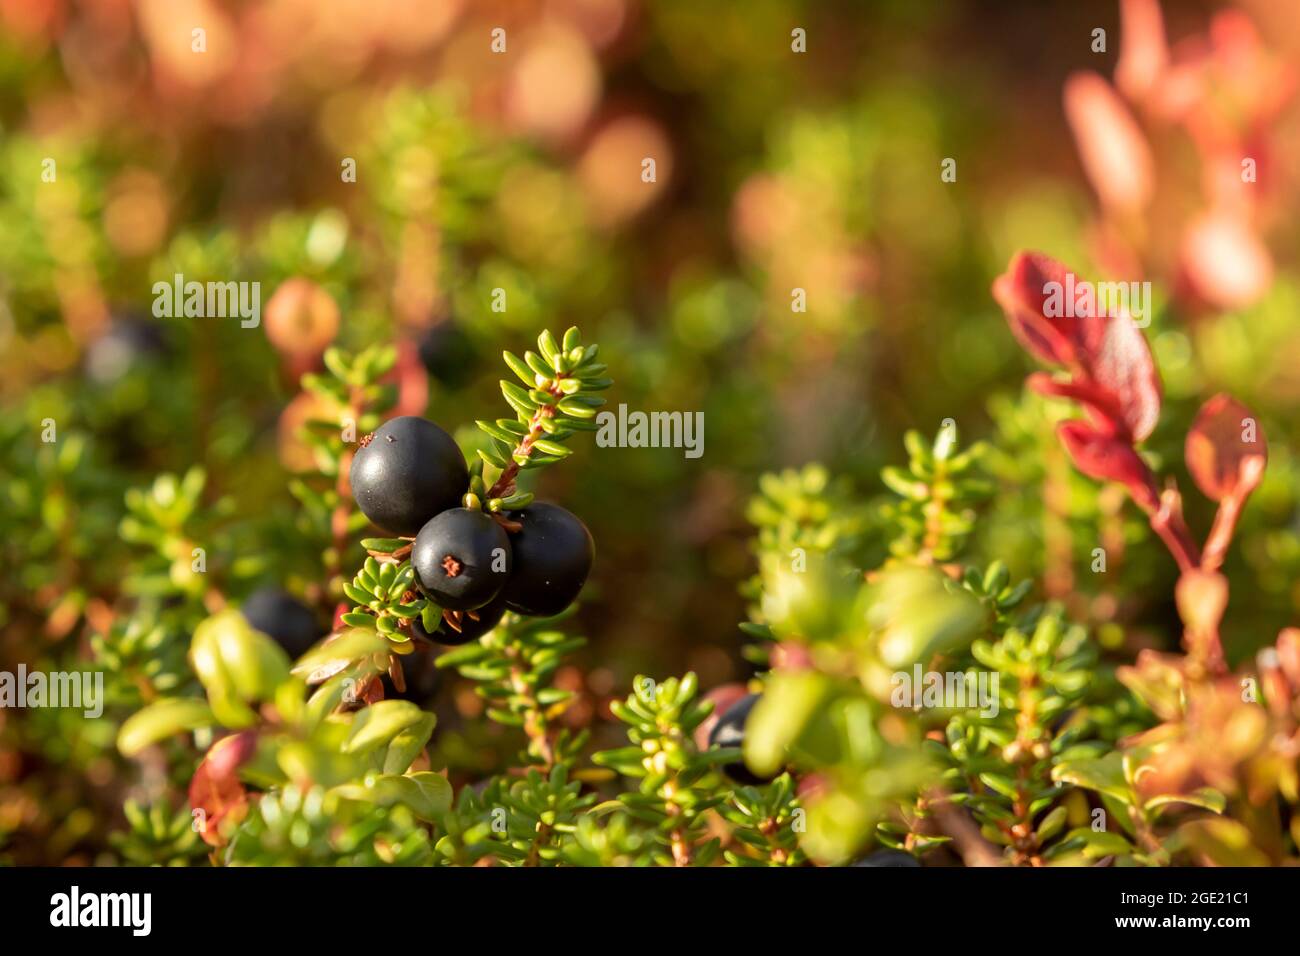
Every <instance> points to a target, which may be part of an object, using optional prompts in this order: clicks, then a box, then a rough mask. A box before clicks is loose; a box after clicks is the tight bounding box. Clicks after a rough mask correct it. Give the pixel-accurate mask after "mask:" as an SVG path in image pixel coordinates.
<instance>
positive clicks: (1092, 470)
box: [1056, 421, 1160, 511]
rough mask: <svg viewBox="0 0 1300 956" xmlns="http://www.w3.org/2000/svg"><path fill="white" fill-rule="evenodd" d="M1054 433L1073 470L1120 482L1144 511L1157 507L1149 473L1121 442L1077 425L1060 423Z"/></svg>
mask: <svg viewBox="0 0 1300 956" xmlns="http://www.w3.org/2000/svg"><path fill="white" fill-rule="evenodd" d="M1056 433H1057V435H1059V436H1060V439H1061V442H1062V444H1064V445H1065V450H1066V451H1067V452H1069V454H1070V458H1071V459H1073V460H1074V464H1075V467H1077V468H1078V469H1079V470H1080V471H1081V472H1083V473H1084V474H1085V475H1087V476H1088V477H1090V478H1097V479H1100V480H1102V481H1119V482H1122V483H1123V484H1124V485H1126V486H1127V487H1128V489H1129V493H1130V494H1132V496H1133V499H1134V500H1135V501H1136V502H1137V503H1138V504H1139V505H1141V506H1142V507H1143V508H1144V509H1146V510H1148V511H1152V510H1154V509H1155V508H1157V507H1158V506H1159V499H1160V495H1159V493H1158V492H1157V490H1156V486H1155V479H1154V477H1153V476H1152V474H1151V469H1150V468H1148V467H1147V463H1146V462H1144V461H1143V460H1142V457H1141V456H1140V455H1139V454H1138V453H1137V452H1136V451H1134V450H1133V448H1132V446H1131V445H1129V444H1128V443H1127V442H1126V441H1124V440H1123V439H1122V438H1119V437H1116V436H1114V435H1108V434H1106V433H1104V432H1100V431H1097V430H1096V429H1095V428H1092V427H1090V426H1089V425H1087V424H1085V423H1084V422H1080V421H1069V422H1062V423H1061V424H1060V425H1058V426H1057V429H1056Z"/></svg>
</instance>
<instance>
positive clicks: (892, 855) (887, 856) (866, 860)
mask: <svg viewBox="0 0 1300 956" xmlns="http://www.w3.org/2000/svg"><path fill="white" fill-rule="evenodd" d="M920 865H921V864H920V861H918V860H917V858H916V857H914V856H912V854H910V853H904V852H903V851H902V850H877V851H876V852H875V853H870V854H868V855H866V856H864V857H863V858H862V859H860V860H854V861H853V862H852V863H850V864H849V866H920Z"/></svg>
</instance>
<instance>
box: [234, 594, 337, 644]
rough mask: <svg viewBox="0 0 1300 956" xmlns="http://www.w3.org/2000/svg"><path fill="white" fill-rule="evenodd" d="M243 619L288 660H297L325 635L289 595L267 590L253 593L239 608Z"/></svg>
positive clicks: (303, 606) (300, 604)
mask: <svg viewBox="0 0 1300 956" xmlns="http://www.w3.org/2000/svg"><path fill="white" fill-rule="evenodd" d="M240 610H241V611H243V614H244V620H246V621H248V623H249V624H251V625H252V626H253V627H255V628H256V629H257V630H259V631H261V632H262V633H263V634H265V635H267V636H268V637H270V638H271V639H272V640H273V641H275V642H276V643H277V644H279V645H280V646H281V647H282V648H284V650H285V653H287V654H288V655H289V656H290V657H294V658H296V657H300V656H302V655H303V654H304V653H306V651H307V649H308V648H309V647H311V646H312V645H313V644H315V643H316V642H317V641H318V640H320V638H322V637H324V636H325V628H323V627H321V624H320V621H319V620H317V618H316V615H315V614H314V613H312V610H311V608H309V607H307V605H305V604H303V603H302V602H301V601H299V600H298V599H297V598H296V597H294V596H293V595H292V594H289V593H288V592H286V591H282V590H281V589H280V588H274V587H268V588H261V589H259V590H257V591H254V592H253V593H252V594H250V595H249V596H248V600H246V601H245V602H244V606H243V607H242V608H240Z"/></svg>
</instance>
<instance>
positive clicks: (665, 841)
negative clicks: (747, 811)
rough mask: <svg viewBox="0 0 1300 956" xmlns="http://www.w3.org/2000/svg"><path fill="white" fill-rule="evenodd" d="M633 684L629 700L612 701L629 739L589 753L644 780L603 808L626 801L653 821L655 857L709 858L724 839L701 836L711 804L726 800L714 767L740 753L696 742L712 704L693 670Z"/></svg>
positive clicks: (666, 860)
mask: <svg viewBox="0 0 1300 956" xmlns="http://www.w3.org/2000/svg"><path fill="white" fill-rule="evenodd" d="M632 686H633V688H634V689H633V692H632V693H631V694H629V695H628V697H627V700H625V701H623V702H622V703H619V702H617V701H616V702H615V703H614V704H612V705H611V706H610V710H611V711H612V712H613V714H614V716H615V717H617V718H618V719H619V720H621V721H622V722H623V723H625V724H627V736H628V740H629V741H630V742H631V744H632V745H631V746H630V747H623V748H619V749H617V750H604V751H601V752H600V753H598V754H595V755H594V756H593V757H592V760H593V761H595V763H597V764H598V765H600V766H602V767H610V768H612V769H614V770H617V771H618V772H619V773H620V774H622V775H623V776H625V777H631V778H633V779H636V780H639V781H640V786H639V787H638V789H637V790H636V791H635V792H627V793H622V794H619V796H618V798H617V800H616V801H615V802H611V803H605V804H602V805H601V809H604V810H613V809H615V808H617V807H619V806H620V805H621V807H622V808H623V810H624V812H626V813H627V815H628V816H630V817H631V818H633V819H635V820H638V821H640V822H642V823H645V824H648V825H649V826H650V827H651V828H652V832H653V833H654V838H655V842H656V844H657V847H656V849H655V850H652V851H651V853H652V856H653V859H654V860H655V862H657V863H659V864H661V865H676V866H686V865H690V864H694V865H697V866H702V865H707V864H708V863H709V862H710V861H712V860H713V859H715V858H716V857H717V855H718V851H719V848H720V844H719V842H718V841H717V840H708V841H707V842H703V843H702V844H701V843H700V842H699V841H700V840H701V837H702V835H703V833H704V828H705V826H706V824H707V821H708V817H707V813H706V811H709V810H711V809H713V808H714V807H717V806H718V805H719V804H721V803H722V801H723V800H724V799H725V793H724V792H723V791H722V790H721V788H720V787H719V786H718V778H717V772H716V768H717V767H718V766H719V765H720V764H723V763H726V762H728V761H733V760H736V759H737V758H738V757H739V756H740V754H739V753H738V752H737V751H736V750H735V749H734V748H732V749H728V748H716V749H713V750H708V751H703V752H702V751H700V750H699V749H697V748H696V746H695V743H694V741H693V739H692V735H693V734H694V732H695V729H696V728H697V727H699V725H700V724H702V723H703V722H704V720H705V718H706V717H708V716H709V714H710V713H712V711H713V704H712V702H711V701H701V700H698V699H697V697H696V694H697V692H698V690H699V681H698V679H697V678H696V676H695V675H694V674H687V675H685V676H684V677H682V678H681V679H678V678H676V677H669V678H668V679H667V680H665V681H664V682H663V683H661V684H657V683H655V681H654V680H652V679H651V678H649V677H642V676H638V677H637V678H636V679H635V680H634V681H633V682H632Z"/></svg>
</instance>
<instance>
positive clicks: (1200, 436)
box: [1184, 395, 1268, 501]
mask: <svg viewBox="0 0 1300 956" xmlns="http://www.w3.org/2000/svg"><path fill="white" fill-rule="evenodd" d="M1184 455H1185V457H1186V459H1187V470H1188V471H1190V472H1191V473H1192V479H1193V480H1194V481H1195V482H1196V487H1198V488H1200V489H1201V491H1202V492H1203V493H1204V494H1205V496H1206V497H1207V498H1209V499H1210V500H1211V501H1222V500H1223V499H1224V498H1228V497H1233V498H1237V499H1239V500H1240V499H1244V498H1245V497H1246V496H1247V495H1249V494H1250V493H1251V492H1252V491H1254V490H1255V487H1256V486H1257V485H1258V484H1259V482H1260V479H1261V478H1262V477H1263V475H1264V466H1265V465H1267V464H1268V443H1267V442H1266V441H1265V439H1264V433H1263V432H1262V431H1261V430H1260V428H1259V423H1258V421H1257V420H1256V419H1255V416H1254V415H1253V414H1252V413H1251V411H1250V409H1248V408H1247V407H1246V406H1245V405H1243V404H1241V402H1239V401H1237V400H1236V399H1235V398H1233V397H1232V396H1230V395H1216V396H1214V397H1213V398H1212V399H1210V400H1209V401H1208V402H1206V403H1205V404H1204V405H1202V406H1201V411H1200V413H1199V414H1198V415H1197V416H1196V421H1195V422H1193V423H1192V429H1191V431H1189V432H1188V433H1187V444H1186V448H1185V450H1184Z"/></svg>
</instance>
